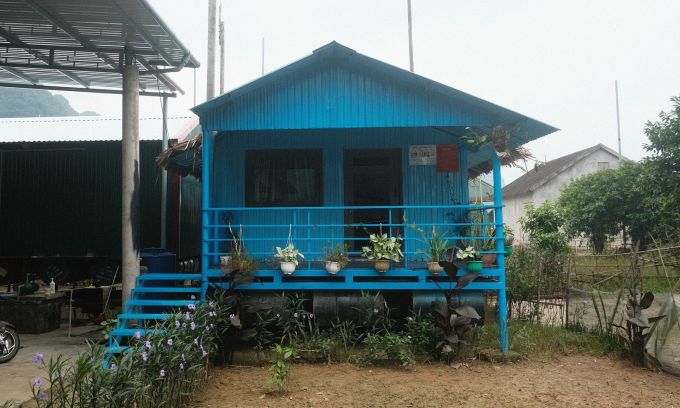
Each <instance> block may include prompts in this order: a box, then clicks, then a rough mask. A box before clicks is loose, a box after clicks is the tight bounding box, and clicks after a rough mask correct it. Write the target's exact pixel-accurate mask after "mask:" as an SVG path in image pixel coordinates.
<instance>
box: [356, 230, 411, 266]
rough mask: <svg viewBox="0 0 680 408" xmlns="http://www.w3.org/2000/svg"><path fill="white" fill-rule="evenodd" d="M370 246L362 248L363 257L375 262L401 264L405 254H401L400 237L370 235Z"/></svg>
mask: <svg viewBox="0 0 680 408" xmlns="http://www.w3.org/2000/svg"><path fill="white" fill-rule="evenodd" d="M368 238H369V246H365V247H362V248H361V251H362V256H364V257H366V258H368V259H373V260H381V259H384V260H390V261H394V262H399V261H400V260H401V258H402V257H403V256H404V254H403V253H402V252H401V242H400V241H401V240H402V238H401V237H400V236H396V237H390V236H388V235H387V234H370V235H369V237H368Z"/></svg>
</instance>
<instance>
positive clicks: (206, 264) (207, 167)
mask: <svg viewBox="0 0 680 408" xmlns="http://www.w3.org/2000/svg"><path fill="white" fill-rule="evenodd" d="M202 149H203V153H202V160H203V169H202V179H203V180H202V185H201V187H202V189H201V207H202V209H203V213H202V214H201V221H202V224H201V225H202V226H203V229H202V231H201V235H202V238H203V239H202V243H201V299H205V294H206V292H207V291H208V277H207V275H208V269H210V255H209V252H210V241H209V239H210V237H211V235H212V229H211V227H209V225H210V205H211V202H210V193H211V191H210V186H211V184H212V174H211V173H212V153H213V151H212V135H211V134H210V131H204V132H203V147H202Z"/></svg>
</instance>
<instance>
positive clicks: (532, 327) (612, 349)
mask: <svg viewBox="0 0 680 408" xmlns="http://www.w3.org/2000/svg"><path fill="white" fill-rule="evenodd" d="M498 335H499V331H498V324H495V323H487V324H486V325H485V326H482V327H477V328H475V331H474V333H473V342H474V344H475V346H476V347H477V348H478V349H485V348H498V347H499V343H498ZM508 335H509V342H510V350H512V351H515V352H517V353H519V354H520V355H522V356H523V357H525V358H528V359H556V358H559V357H561V356H564V355H567V354H574V353H586V354H593V355H605V354H610V353H618V351H619V349H620V347H619V346H618V343H617V341H616V339H614V338H612V337H609V336H606V335H599V334H596V333H591V332H587V331H583V330H573V329H565V328H563V327H555V326H544V325H540V324H536V323H528V322H522V321H511V322H509V324H508Z"/></svg>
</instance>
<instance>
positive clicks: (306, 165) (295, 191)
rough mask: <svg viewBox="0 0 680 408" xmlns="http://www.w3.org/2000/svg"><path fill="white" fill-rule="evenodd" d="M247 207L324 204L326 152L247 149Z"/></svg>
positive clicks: (317, 150) (314, 150)
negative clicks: (324, 155)
mask: <svg viewBox="0 0 680 408" xmlns="http://www.w3.org/2000/svg"><path fill="white" fill-rule="evenodd" d="M245 184H246V192H245V193H246V199H245V202H246V206H248V207H295V206H298V207H307V206H321V205H322V204H323V150H321V149H295V150H292V149H291V150H288V149H286V150H281V149H277V150H247V151H246V180H245Z"/></svg>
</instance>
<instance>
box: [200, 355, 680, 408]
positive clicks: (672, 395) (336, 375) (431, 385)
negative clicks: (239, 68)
mask: <svg viewBox="0 0 680 408" xmlns="http://www.w3.org/2000/svg"><path fill="white" fill-rule="evenodd" d="M268 377H269V371H268V369H267V368H265V367H252V368H222V369H217V370H215V371H214V372H213V375H212V380H211V382H210V384H209V385H208V386H207V387H206V390H205V391H204V392H202V393H201V395H199V396H198V399H197V400H196V401H195V403H194V404H192V405H193V406H198V407H277V408H278V407H316V406H323V407H390V408H391V407H451V406H456V405H459V404H464V406H475V407H491V406H494V407H498V406H503V407H527V406H529V407H534V406H535V407H539V406H541V407H542V406H559V407H573V406H598V407H628V406H631V407H632V406H666V407H673V406H676V407H679V406H680V378H678V377H673V376H671V375H668V374H664V373H653V372H651V371H647V370H642V369H637V368H634V367H632V366H631V365H630V364H629V363H628V362H626V361H620V360H613V359H610V358H607V357H593V356H586V355H575V356H566V357H564V358H561V359H560V360H557V361H547V362H535V361H529V362H527V361H523V362H519V363H508V364H503V365H497V364H492V363H486V362H480V361H475V362H473V363H471V364H468V365H457V368H453V367H449V366H445V365H442V364H419V365H417V366H416V367H415V368H414V369H413V370H410V371H407V370H402V369H399V368H375V367H374V368H360V367H357V366H354V365H351V364H333V365H330V366H327V365H306V364H299V365H296V366H295V367H294V369H293V375H292V378H291V381H290V383H289V385H288V391H287V392H286V393H285V394H282V395H281V394H272V395H265V394H264V393H263V391H262V385H263V384H264V383H265V381H266V380H267V378H268Z"/></svg>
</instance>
